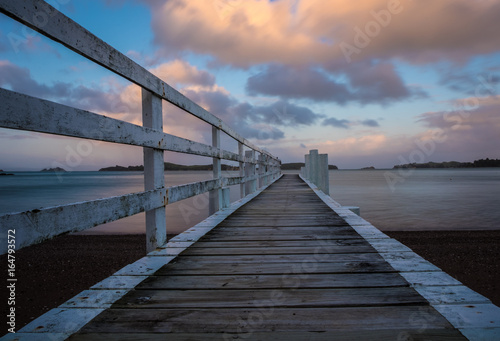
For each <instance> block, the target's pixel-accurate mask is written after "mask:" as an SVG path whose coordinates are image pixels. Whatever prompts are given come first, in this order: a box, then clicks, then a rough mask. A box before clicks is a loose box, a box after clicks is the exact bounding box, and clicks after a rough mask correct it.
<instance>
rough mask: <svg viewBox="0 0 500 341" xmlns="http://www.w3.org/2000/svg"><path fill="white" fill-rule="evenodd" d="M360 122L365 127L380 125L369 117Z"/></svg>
mask: <svg viewBox="0 0 500 341" xmlns="http://www.w3.org/2000/svg"><path fill="white" fill-rule="evenodd" d="M361 124H362V125H364V126H366V127H372V128H375V127H380V124H379V123H378V122H377V121H375V120H371V119H369V120H364V121H361Z"/></svg>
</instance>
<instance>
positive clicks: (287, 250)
mask: <svg viewBox="0 0 500 341" xmlns="http://www.w3.org/2000/svg"><path fill="white" fill-rule="evenodd" d="M370 252H373V253H376V251H375V249H374V248H373V247H372V246H370V245H353V246H351V245H323V246H321V245H317V246H309V247H308V246H306V247H298V246H294V247H286V246H284V247H272V246H267V247H217V248H194V247H192V248H188V249H186V250H185V251H184V252H183V253H182V255H183V256H204V255H304V254H309V255H317V254H335V253H370Z"/></svg>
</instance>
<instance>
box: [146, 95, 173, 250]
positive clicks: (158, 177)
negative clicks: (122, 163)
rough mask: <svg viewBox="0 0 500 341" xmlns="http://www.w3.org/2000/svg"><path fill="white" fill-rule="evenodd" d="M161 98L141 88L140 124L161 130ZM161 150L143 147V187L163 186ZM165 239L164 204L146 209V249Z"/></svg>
mask: <svg viewBox="0 0 500 341" xmlns="http://www.w3.org/2000/svg"><path fill="white" fill-rule="evenodd" d="M161 107H162V100H161V98H160V97H158V96H156V95H153V93H151V92H150V91H148V90H146V89H144V88H143V89H142V125H143V126H144V127H147V128H152V129H155V130H159V131H163V113H162V108H161ZM164 169H165V166H164V161H163V150H161V149H154V148H146V147H145V148H144V189H145V190H146V191H149V190H153V189H159V188H163V187H165V175H164ZM166 241H167V222H166V216H165V206H162V207H160V208H157V209H154V210H150V211H146V251H147V252H151V251H153V250H155V249H156V248H157V247H158V246H161V245H163V244H165V242H166Z"/></svg>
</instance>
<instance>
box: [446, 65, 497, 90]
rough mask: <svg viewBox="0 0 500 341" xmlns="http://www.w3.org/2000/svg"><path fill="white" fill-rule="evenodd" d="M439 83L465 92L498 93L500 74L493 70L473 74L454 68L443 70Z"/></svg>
mask: <svg viewBox="0 0 500 341" xmlns="http://www.w3.org/2000/svg"><path fill="white" fill-rule="evenodd" d="M439 84H441V85H444V86H446V87H448V88H449V89H451V90H453V91H457V92H461V93H463V94H468V95H474V96H484V95H485V94H487V93H489V94H493V93H496V89H497V87H498V85H499V84H500V76H498V75H496V74H494V73H493V72H487V73H481V74H473V73H470V72H464V71H462V72H461V71H459V70H456V69H455V68H452V69H450V70H449V71H447V72H443V74H442V75H441V79H440V80H439Z"/></svg>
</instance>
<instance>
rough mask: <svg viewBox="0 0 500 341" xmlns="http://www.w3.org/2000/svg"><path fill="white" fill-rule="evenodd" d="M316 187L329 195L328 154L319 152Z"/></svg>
mask: <svg viewBox="0 0 500 341" xmlns="http://www.w3.org/2000/svg"><path fill="white" fill-rule="evenodd" d="M318 188H319V189H320V190H322V191H323V193H325V194H328V195H330V181H329V173H328V154H319V157H318Z"/></svg>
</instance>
